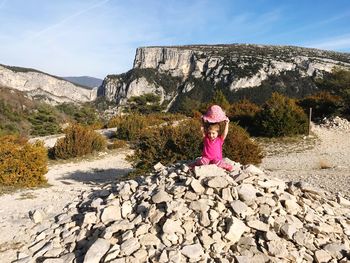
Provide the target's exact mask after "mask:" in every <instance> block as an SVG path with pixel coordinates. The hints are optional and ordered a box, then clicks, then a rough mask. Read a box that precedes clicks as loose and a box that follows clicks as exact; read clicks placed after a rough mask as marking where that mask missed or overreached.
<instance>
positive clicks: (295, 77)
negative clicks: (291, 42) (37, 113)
mask: <svg viewBox="0 0 350 263" xmlns="http://www.w3.org/2000/svg"><path fill="white" fill-rule="evenodd" d="M335 67H340V68H346V69H350V54H349V53H339V52H333V51H325V50H318V49H311V48H301V47H293V46H263V45H242V44H233V45H192V46H172V47H141V48H138V49H137V50H136V55H135V60H134V66H133V69H131V70H130V71H129V72H127V73H124V74H119V75H109V76H107V77H106V78H105V80H104V82H103V84H102V86H101V87H100V88H99V90H98V96H104V97H106V99H107V100H109V101H115V102H117V103H118V104H120V105H123V104H125V103H126V102H127V100H128V99H129V98H130V97H132V96H140V95H142V94H146V93H154V94H156V95H158V96H159V97H160V99H161V102H162V103H163V105H164V106H167V108H168V109H176V108H177V107H179V105H180V104H181V102H182V101H183V100H184V99H185V98H189V99H191V100H194V101H200V102H207V101H209V100H210V99H211V97H212V96H213V93H214V90H216V89H220V90H222V91H223V93H224V94H225V95H226V97H227V98H228V99H229V101H230V102H234V101H238V100H239V99H242V98H249V99H251V100H253V101H254V102H256V103H262V102H264V101H265V100H266V99H267V98H268V97H270V95H271V93H272V92H274V91H278V92H280V93H283V94H286V95H288V96H291V97H297V98H300V97H304V96H306V95H309V94H312V93H314V92H316V91H319V88H318V87H317V84H316V82H315V80H316V79H317V78H323V77H327V74H329V73H330V72H331V71H332V70H333V69H334V68H335Z"/></svg>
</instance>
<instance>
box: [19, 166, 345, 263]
mask: <svg viewBox="0 0 350 263" xmlns="http://www.w3.org/2000/svg"><path fill="white" fill-rule="evenodd" d="M155 169H156V170H155V171H154V172H152V173H151V174H150V175H149V176H145V177H141V178H138V179H137V180H128V181H120V182H115V183H113V184H108V185H106V186H104V187H103V188H102V189H101V190H99V191H96V192H94V193H91V194H89V195H87V194H85V195H83V196H82V199H81V201H80V202H79V203H72V204H70V205H68V206H67V211H66V212H64V213H62V214H60V215H58V216H57V217H56V218H55V222H53V223H52V224H50V225H49V224H46V225H45V227H46V228H45V227H43V228H42V229H41V230H40V231H37V232H36V233H34V235H33V237H32V240H33V243H32V244H31V245H30V246H29V247H28V248H23V249H22V251H21V252H20V253H19V259H18V260H17V261H16V262H45V263H54V262H55V263H61V262H62V263H63V262H64V263H67V262H68V263H69V262H84V263H92V262H96V263H97V262H111V263H112V262H113V263H121V262H221V263H226V262H239V263H245V262H348V260H350V252H349V251H350V250H349V246H350V241H349V237H350V201H348V200H346V199H344V198H342V197H341V196H338V197H337V198H332V197H331V196H330V195H329V194H328V193H326V192H323V191H321V190H318V189H314V188H313V187H311V186H309V185H306V184H304V183H302V182H284V181H282V180H279V179H271V178H269V177H268V176H267V175H266V174H265V173H264V172H262V171H261V170H259V169H258V168H257V167H255V166H252V165H249V166H247V167H242V169H241V170H238V171H236V172H232V173H228V172H226V171H224V170H222V169H221V168H218V167H217V166H215V165H207V166H201V167H195V169H194V171H190V170H189V168H188V167H187V166H186V165H184V164H175V165H172V166H169V167H164V166H162V165H161V164H158V165H156V166H155ZM37 229H38V228H37ZM34 260H37V261H34Z"/></svg>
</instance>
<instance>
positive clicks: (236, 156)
mask: <svg viewBox="0 0 350 263" xmlns="http://www.w3.org/2000/svg"><path fill="white" fill-rule="evenodd" d="M223 155H224V156H226V157H228V158H230V159H231V160H234V161H236V162H239V163H241V164H259V163H261V160H262V158H263V157H264V156H263V153H262V149H261V148H260V147H259V145H258V144H257V143H256V142H254V141H253V140H251V139H250V137H249V134H248V133H247V132H246V131H245V130H244V129H243V128H242V127H239V126H238V125H237V124H230V128H229V133H228V134H227V137H226V140H225V143H224V147H223Z"/></svg>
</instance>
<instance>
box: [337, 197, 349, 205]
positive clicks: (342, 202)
mask: <svg viewBox="0 0 350 263" xmlns="http://www.w3.org/2000/svg"><path fill="white" fill-rule="evenodd" d="M337 202H338V204H340V205H343V206H350V201H349V200H348V199H346V198H344V197H342V196H340V195H339V194H338V195H337Z"/></svg>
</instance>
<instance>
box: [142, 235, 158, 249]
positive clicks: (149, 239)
mask: <svg viewBox="0 0 350 263" xmlns="http://www.w3.org/2000/svg"><path fill="white" fill-rule="evenodd" d="M139 240H140V245H141V246H158V245H159V244H160V239H159V238H158V237H157V236H156V235H154V234H151V233H148V234H145V235H143V236H140V237H139Z"/></svg>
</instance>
